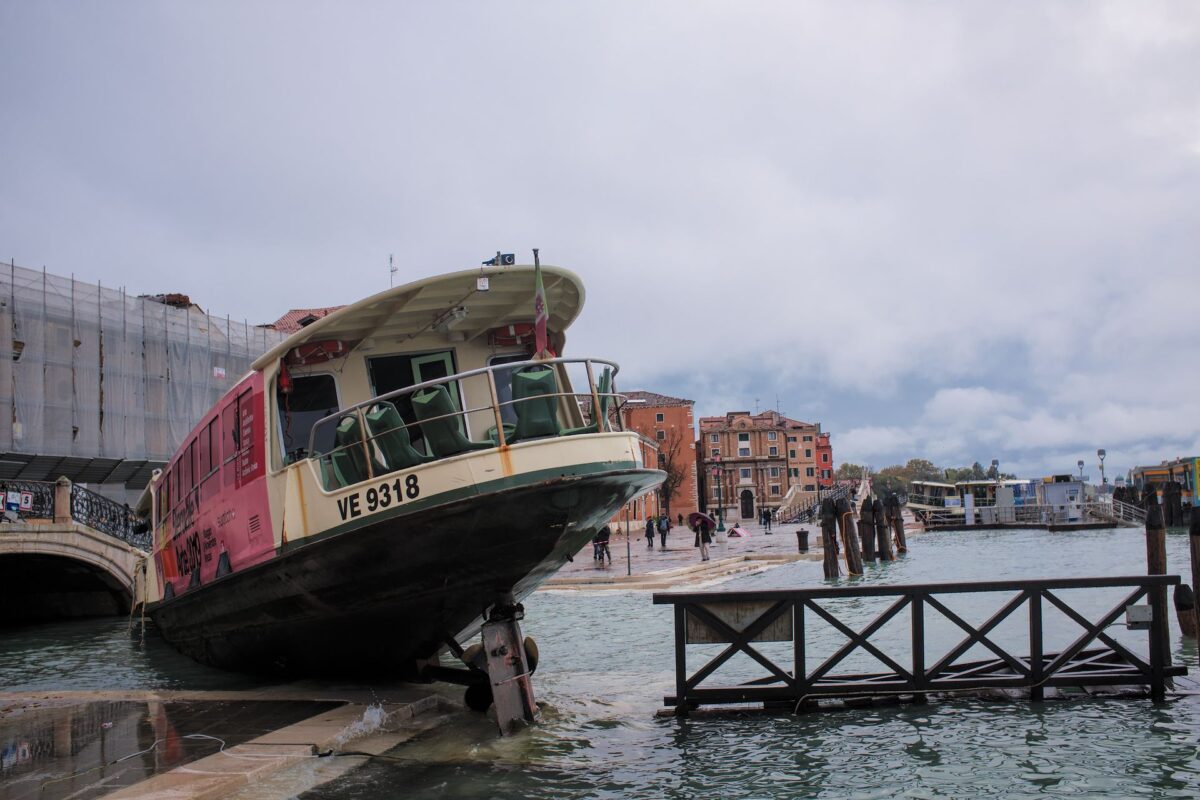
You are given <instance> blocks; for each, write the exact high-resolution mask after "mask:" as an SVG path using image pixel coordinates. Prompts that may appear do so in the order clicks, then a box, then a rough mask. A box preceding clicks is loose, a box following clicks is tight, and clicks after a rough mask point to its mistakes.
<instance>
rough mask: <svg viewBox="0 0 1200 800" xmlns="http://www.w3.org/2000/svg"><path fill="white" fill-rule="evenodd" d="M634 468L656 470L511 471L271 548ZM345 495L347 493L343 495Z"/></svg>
mask: <svg viewBox="0 0 1200 800" xmlns="http://www.w3.org/2000/svg"><path fill="white" fill-rule="evenodd" d="M629 470H636V471H637V472H643V473H646V474H647V475H649V474H652V473H658V472H659V470H656V469H644V468H643V469H639V468H638V465H637V462H634V461H603V462H593V463H591V464H576V465H574V466H571V467H556V468H553V469H540V470H534V471H532V472H522V473H521V474H519V475H511V476H509V477H505V478H497V479H495V480H491V481H485V482H484V483H476V484H472V485H470V486H464V487H462V488H459V489H448V490H447V491H444V492H439V493H438V494H435V495H432V496H430V497H419V498H417V499H416V500H406V501H405V502H403V503H401V504H399V505H397V506H394V507H392V508H389V509H387V510H385V511H379V512H376V513H374V514H369V515H364V516H363V517H361V518H359V519H355V520H351V521H349V522H344V523H342V524H341V525H338V526H336V527H333V528H330V529H329V530H326V531H322V532H320V533H314V534H312V535H310V536H306V537H304V538H303V539H296V540H295V541H290V542H284V543H283V546H282V547H277V548H275V552H276V553H285V552H287V551H289V550H294V549H295V548H297V547H304V546H305V545H309V544H314V543H316V542H319V541H321V540H322V539H328V538H329V537H331V536H337V535H339V534H343V533H349V532H350V531H354V530H357V529H359V528H362V527H365V526H367V525H375V524H377V523H380V522H384V521H386V520H389V519H393V518H395V517H400V516H405V515H408V514H410V513H413V512H416V511H423V510H425V509H427V508H433V507H436V506H440V505H445V504H447V503H453V502H455V501H457V500H463V499H466V498H469V497H476V496H479V495H484V494H494V493H495V492H501V491H504V490H506V489H519V488H524V487H527V486H531V485H534V484H537V483H541V482H542V481H547V480H552V479H554V478H581V477H584V476H587V475H597V474H600V473H605V472H622V471H629ZM403 472H404V471H403V470H400V471H398V472H393V473H389V474H388V475H385V476H380V477H379V478H375V479H373V480H370V481H366V482H364V483H363V484H362V488H361V489H359V490H358V491H360V492H365V491H366V490H367V489H369V488H373V487H375V486H378V485H379V484H380V483H384V482H386V481H387V480H392V479H394V476H396V475H399V474H402V473H403ZM347 496H349V495H347ZM327 502H330V503H336V502H337V499H336V498H333V497H330V498H327Z"/></svg>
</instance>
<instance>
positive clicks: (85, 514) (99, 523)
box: [71, 484, 150, 551]
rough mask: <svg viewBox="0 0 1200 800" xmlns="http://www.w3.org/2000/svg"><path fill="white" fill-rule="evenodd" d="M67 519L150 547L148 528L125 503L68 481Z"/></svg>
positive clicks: (123, 539)
mask: <svg viewBox="0 0 1200 800" xmlns="http://www.w3.org/2000/svg"><path fill="white" fill-rule="evenodd" d="M71 519H73V520H75V521H76V522H79V523H81V524H83V525H87V526H88V527H89V528H92V529H93V530H97V531H100V532H101V533H107V534H108V535H109V536H114V537H116V538H118V539H120V540H121V541H123V542H125V543H127V544H131V545H133V546H134V547H137V548H139V549H141V550H147V551H148V550H149V549H150V529H149V526H147V525H145V524H142V523H141V521H140V520H139V519H138V516H137V515H136V514H135V513H134V512H133V509H131V508H130V507H129V506H127V505H124V504H122V503H117V502H115V501H113V500H109V499H108V498H107V497H105V496H104V495H101V494H97V493H95V492H93V491H91V490H89V489H85V488H84V487H82V486H79V485H77V484H71Z"/></svg>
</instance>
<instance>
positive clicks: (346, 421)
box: [329, 415, 368, 486]
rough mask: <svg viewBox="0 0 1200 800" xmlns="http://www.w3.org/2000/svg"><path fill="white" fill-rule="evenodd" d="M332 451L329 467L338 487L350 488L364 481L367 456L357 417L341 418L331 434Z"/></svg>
mask: <svg viewBox="0 0 1200 800" xmlns="http://www.w3.org/2000/svg"><path fill="white" fill-rule="evenodd" d="M333 443H334V450H333V452H332V453H330V454H329V455H330V467H331V469H332V471H333V477H334V480H335V481H336V482H337V484H338V486H350V485H352V484H355V483H359V482H360V481H365V480H366V479H367V477H368V475H367V456H366V453H365V452H364V451H363V446H362V426H361V425H359V423H358V417H356V416H354V415H348V416H345V417H342V419H341V420H340V421H339V422H338V424H337V428H335V429H334V433H333Z"/></svg>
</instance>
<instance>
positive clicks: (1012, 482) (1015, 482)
mask: <svg viewBox="0 0 1200 800" xmlns="http://www.w3.org/2000/svg"><path fill="white" fill-rule="evenodd" d="M1026 483H1034V481H1031V480H1027V479H1024V478H1005V479H1004V480H1002V481H997V480H986V479H984V480H977V481H959V482H958V483H957V484H955V485H956V486H996V485H1000V486H1021V485H1023V484H1026Z"/></svg>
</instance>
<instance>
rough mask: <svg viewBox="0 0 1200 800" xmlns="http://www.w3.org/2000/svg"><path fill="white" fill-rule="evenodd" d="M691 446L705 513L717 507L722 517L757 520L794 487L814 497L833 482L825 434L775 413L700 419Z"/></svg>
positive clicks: (733, 413) (741, 413) (739, 413)
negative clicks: (763, 511) (693, 447)
mask: <svg viewBox="0 0 1200 800" xmlns="http://www.w3.org/2000/svg"><path fill="white" fill-rule="evenodd" d="M696 448H697V463H698V466H699V474H700V476H701V487H700V491H701V496H702V498H703V505H704V507H705V508H706V509H707V510H708V511H709V513H715V512H716V511H717V510H718V509H722V510H723V513H724V516H725V519H734V520H738V519H751V520H752V519H757V518H758V514H759V512H760V511H762V510H763V509H768V510H772V511H773V510H775V509H777V508H779V506H780V505H781V504H782V502H783V499H784V497H785V496H786V495H787V494H788V491H789V490H790V489H791V488H792V487H793V486H795V487H796V489H797V491H798V492H803V493H811V494H812V495H813V497H816V493H817V490H818V487H825V486H829V485H832V482H833V464H832V462H833V450H832V448H831V446H830V444H829V434H827V433H821V426H820V424H819V423H809V422H800V421H798V420H794V419H789V418H788V417H785V416H783V415H782V414H780V413H779V412H777V411H764V412H762V413H761V414H751V413H750V412H749V411H730V412H728V413H727V414H725V416H723V417H701V418H700V438H699V440H698V441H697V443H696ZM822 458H824V459H825V461H824V462H822ZM823 469H824V470H827V472H828V477H827V478H825V477H824V475H825V472H823V471H822V470H823ZM825 481H827V482H825Z"/></svg>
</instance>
